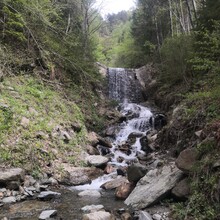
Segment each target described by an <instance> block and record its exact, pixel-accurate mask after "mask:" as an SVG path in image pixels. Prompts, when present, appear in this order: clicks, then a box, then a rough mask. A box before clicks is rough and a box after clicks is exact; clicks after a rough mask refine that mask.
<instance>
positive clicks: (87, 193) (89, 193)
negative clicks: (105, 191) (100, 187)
mask: <svg viewBox="0 0 220 220" xmlns="http://www.w3.org/2000/svg"><path fill="white" fill-rule="evenodd" d="M78 196H79V197H96V198H100V197H101V193H100V192H99V191H97V190H85V191H82V192H80V193H78Z"/></svg>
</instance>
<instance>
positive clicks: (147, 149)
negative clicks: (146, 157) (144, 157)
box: [140, 136, 153, 154]
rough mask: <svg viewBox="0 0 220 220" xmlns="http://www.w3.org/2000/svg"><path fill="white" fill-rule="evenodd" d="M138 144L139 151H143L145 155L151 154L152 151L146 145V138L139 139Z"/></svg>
mask: <svg viewBox="0 0 220 220" xmlns="http://www.w3.org/2000/svg"><path fill="white" fill-rule="evenodd" d="M140 144H141V150H142V151H144V152H145V153H146V154H148V153H151V152H152V151H153V150H152V149H151V147H150V146H149V145H148V139H147V137H146V136H144V137H142V138H141V139H140Z"/></svg>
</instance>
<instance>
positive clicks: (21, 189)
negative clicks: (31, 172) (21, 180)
mask: <svg viewBox="0 0 220 220" xmlns="http://www.w3.org/2000/svg"><path fill="white" fill-rule="evenodd" d="M19 192H20V194H22V195H23V194H24V193H25V191H24V188H23V187H22V186H19Z"/></svg>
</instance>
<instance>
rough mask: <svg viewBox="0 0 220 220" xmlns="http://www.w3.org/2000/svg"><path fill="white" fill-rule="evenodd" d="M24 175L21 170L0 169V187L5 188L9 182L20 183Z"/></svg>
mask: <svg viewBox="0 0 220 220" xmlns="http://www.w3.org/2000/svg"><path fill="white" fill-rule="evenodd" d="M24 174H25V172H24V170H23V169H21V168H9V169H7V168H0V185H5V186H7V185H8V184H9V183H10V182H11V181H15V182H22V181H23V180H24Z"/></svg>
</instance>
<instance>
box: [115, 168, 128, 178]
mask: <svg viewBox="0 0 220 220" xmlns="http://www.w3.org/2000/svg"><path fill="white" fill-rule="evenodd" d="M116 172H117V175H118V176H126V170H125V169H123V168H118V169H117V170H116Z"/></svg>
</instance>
